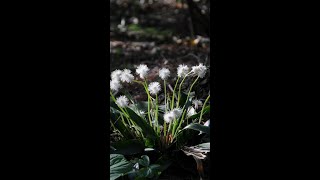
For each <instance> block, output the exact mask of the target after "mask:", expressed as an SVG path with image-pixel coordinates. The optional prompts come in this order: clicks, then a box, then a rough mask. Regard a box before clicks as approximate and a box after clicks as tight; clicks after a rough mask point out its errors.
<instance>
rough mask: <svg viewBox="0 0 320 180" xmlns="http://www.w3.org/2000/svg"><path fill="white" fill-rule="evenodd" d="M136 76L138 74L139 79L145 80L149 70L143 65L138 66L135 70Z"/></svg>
mask: <svg viewBox="0 0 320 180" xmlns="http://www.w3.org/2000/svg"><path fill="white" fill-rule="evenodd" d="M136 72H137V74H139V76H140V78H141V79H145V78H146V77H147V75H148V72H149V68H148V66H147V65H145V64H140V65H139V66H138V67H137V69H136Z"/></svg>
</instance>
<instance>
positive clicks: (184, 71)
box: [177, 64, 189, 77]
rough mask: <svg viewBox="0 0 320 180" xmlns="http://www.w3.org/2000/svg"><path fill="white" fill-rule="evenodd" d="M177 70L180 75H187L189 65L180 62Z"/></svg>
mask: <svg viewBox="0 0 320 180" xmlns="http://www.w3.org/2000/svg"><path fill="white" fill-rule="evenodd" d="M177 71H178V76H179V77H185V76H186V75H187V74H188V73H189V67H188V66H187V65H184V64H180V65H179V66H178V68H177Z"/></svg>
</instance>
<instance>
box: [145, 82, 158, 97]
mask: <svg viewBox="0 0 320 180" xmlns="http://www.w3.org/2000/svg"><path fill="white" fill-rule="evenodd" d="M148 89H149V91H150V94H153V95H156V94H158V93H159V91H161V86H160V83H158V82H152V83H150V84H149V87H148Z"/></svg>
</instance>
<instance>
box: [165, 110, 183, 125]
mask: <svg viewBox="0 0 320 180" xmlns="http://www.w3.org/2000/svg"><path fill="white" fill-rule="evenodd" d="M181 114H182V110H181V109H180V108H175V109H173V110H171V111H169V112H167V113H165V114H164V116H163V119H164V121H165V122H166V123H170V122H171V121H173V120H175V119H178V118H179V117H180V116H181Z"/></svg>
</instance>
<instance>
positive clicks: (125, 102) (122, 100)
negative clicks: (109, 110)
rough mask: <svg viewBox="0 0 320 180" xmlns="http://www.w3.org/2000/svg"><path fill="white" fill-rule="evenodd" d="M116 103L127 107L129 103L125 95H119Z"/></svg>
mask: <svg viewBox="0 0 320 180" xmlns="http://www.w3.org/2000/svg"><path fill="white" fill-rule="evenodd" d="M116 103H117V105H118V106H120V107H127V106H128V105H129V100H128V98H127V97H126V96H119V97H118V98H117V102H116Z"/></svg>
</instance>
